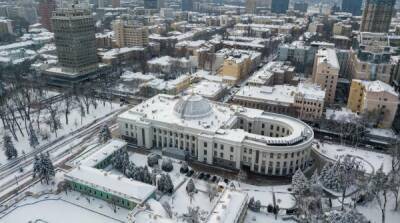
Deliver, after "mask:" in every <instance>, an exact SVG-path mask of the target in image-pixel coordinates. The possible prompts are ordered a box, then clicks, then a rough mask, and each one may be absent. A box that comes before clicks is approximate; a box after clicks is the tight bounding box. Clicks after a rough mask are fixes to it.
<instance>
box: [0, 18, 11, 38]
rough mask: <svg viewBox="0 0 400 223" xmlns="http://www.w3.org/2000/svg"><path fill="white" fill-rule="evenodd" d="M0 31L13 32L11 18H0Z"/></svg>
mask: <svg viewBox="0 0 400 223" xmlns="http://www.w3.org/2000/svg"><path fill="white" fill-rule="evenodd" d="M0 33H9V34H14V28H13V21H12V20H11V19H6V18H0Z"/></svg>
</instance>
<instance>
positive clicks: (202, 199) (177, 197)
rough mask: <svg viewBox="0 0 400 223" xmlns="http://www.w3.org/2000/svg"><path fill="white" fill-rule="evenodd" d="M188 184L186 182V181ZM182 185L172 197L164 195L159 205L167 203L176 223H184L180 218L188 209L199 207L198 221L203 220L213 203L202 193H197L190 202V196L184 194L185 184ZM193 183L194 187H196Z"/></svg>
mask: <svg viewBox="0 0 400 223" xmlns="http://www.w3.org/2000/svg"><path fill="white" fill-rule="evenodd" d="M187 182H188V181H187ZM187 182H185V184H183V185H182V186H181V187H180V188H179V189H178V190H177V191H176V192H175V193H174V194H173V195H172V196H169V195H164V196H163V197H162V198H161V200H160V203H161V204H162V203H164V202H167V203H169V205H170V206H171V209H172V211H173V213H174V220H175V221H176V222H184V221H183V219H182V216H183V215H184V214H186V213H188V208H189V207H192V208H195V207H199V208H200V209H199V213H200V219H205V218H206V217H207V216H208V214H209V213H210V211H211V209H212V207H213V205H212V204H213V201H214V200H215V199H214V200H213V201H210V198H209V196H208V194H207V193H206V192H204V191H200V190H199V191H198V192H197V193H196V194H194V196H193V200H192V201H191V199H190V196H189V195H188V193H187V192H186V184H187ZM196 184H197V183H196V182H195V186H196Z"/></svg>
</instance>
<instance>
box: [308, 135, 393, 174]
mask: <svg viewBox="0 0 400 223" xmlns="http://www.w3.org/2000/svg"><path fill="white" fill-rule="evenodd" d="M316 142H317V143H318V144H319V148H318V146H316V145H313V149H314V151H316V152H317V153H319V154H321V155H322V156H324V157H327V158H329V159H331V160H339V159H340V157H343V156H345V155H351V156H354V157H360V158H361V159H360V160H361V163H362V165H363V167H364V170H365V171H366V172H367V173H372V172H373V171H374V170H377V169H379V168H380V167H381V166H382V165H383V171H384V172H386V173H388V172H389V171H390V170H391V163H392V158H391V156H390V155H387V154H382V153H378V152H372V151H367V150H363V149H361V148H354V147H348V146H345V145H340V144H333V143H328V142H324V143H320V142H318V141H316Z"/></svg>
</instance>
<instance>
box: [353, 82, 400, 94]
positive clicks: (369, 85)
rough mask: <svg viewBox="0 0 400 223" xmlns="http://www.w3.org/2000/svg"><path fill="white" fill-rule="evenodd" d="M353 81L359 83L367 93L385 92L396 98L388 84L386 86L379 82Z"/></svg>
mask: <svg viewBox="0 0 400 223" xmlns="http://www.w3.org/2000/svg"><path fill="white" fill-rule="evenodd" d="M353 81H354V82H359V83H361V84H362V85H364V87H365V90H366V91H367V92H387V93H390V94H393V95H396V96H398V93H397V92H396V91H395V90H394V88H393V87H392V86H390V85H389V84H386V83H385V82H382V81H380V80H376V81H367V80H358V79H353Z"/></svg>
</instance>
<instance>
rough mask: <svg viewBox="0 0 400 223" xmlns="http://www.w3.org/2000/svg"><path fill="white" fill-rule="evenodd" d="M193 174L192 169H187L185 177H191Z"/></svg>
mask: <svg viewBox="0 0 400 223" xmlns="http://www.w3.org/2000/svg"><path fill="white" fill-rule="evenodd" d="M193 174H194V170H189V171H188V172H187V173H186V176H187V177H191V176H192V175H193Z"/></svg>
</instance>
